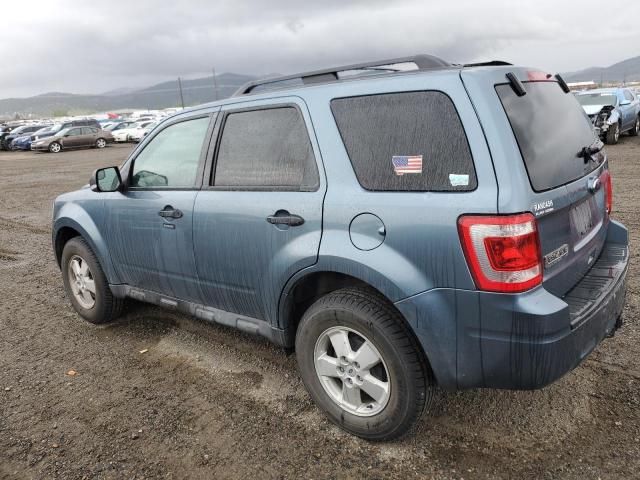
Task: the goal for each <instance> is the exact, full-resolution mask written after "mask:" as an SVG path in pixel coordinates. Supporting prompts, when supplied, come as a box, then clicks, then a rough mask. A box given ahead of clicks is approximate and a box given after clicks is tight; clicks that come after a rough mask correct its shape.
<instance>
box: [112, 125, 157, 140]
mask: <svg viewBox="0 0 640 480" xmlns="http://www.w3.org/2000/svg"><path fill="white" fill-rule="evenodd" d="M152 123H154V122H153V121H150V120H143V121H141V122H136V123H134V124H132V125H129V126H127V127H125V128H121V129H118V130H112V133H113V139H114V140H115V141H116V142H129V141H131V135H133V134H135V133H136V132H138V131H139V130H140V131H141V130H143V129H145V128H146V127H148V126H149V125H151V124H152Z"/></svg>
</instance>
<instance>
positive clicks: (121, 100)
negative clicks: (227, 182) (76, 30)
mask: <svg viewBox="0 0 640 480" xmlns="http://www.w3.org/2000/svg"><path fill="white" fill-rule="evenodd" d="M255 78H256V77H254V76H251V75H239V74H235V73H223V74H220V75H216V77H215V83H216V85H217V93H216V90H215V89H214V79H213V77H212V76H209V77H204V78H196V79H191V80H182V95H183V98H184V105H185V106H186V107H189V106H193V105H199V104H201V103H207V102H212V101H214V100H215V99H216V98H218V99H220V98H226V97H229V96H231V95H232V94H233V93H234V92H235V91H236V90H237V89H238V88H239V87H240V86H241V85H242V84H244V83H246V82H248V81H251V80H255ZM180 104H181V100H180V93H179V89H178V81H177V80H172V81H168V82H163V83H159V84H157V85H153V86H151V87H147V88H142V89H127V88H118V89H115V90H110V91H108V92H105V93H102V94H99V95H76V94H72V93H64V92H49V93H44V94H41V95H36V96H33V97H28V98H5V99H2V100H0V117H7V118H11V117H13V116H14V115H15V114H16V113H18V114H20V115H21V116H23V117H25V116H27V115H33V116H36V117H39V116H42V117H48V116H56V115H81V114H89V113H97V112H106V111H110V110H121V109H127V108H140V109H160V108H168V107H177V106H180Z"/></svg>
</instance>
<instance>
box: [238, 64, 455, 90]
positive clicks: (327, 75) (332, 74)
mask: <svg viewBox="0 0 640 480" xmlns="http://www.w3.org/2000/svg"><path fill="white" fill-rule="evenodd" d="M399 63H414V64H415V65H416V67H418V68H417V69H418V70H429V69H438V68H447V67H451V66H452V64H450V63H449V62H446V61H444V60H442V59H441V58H438V57H434V56H433V55H414V56H411V57H400V58H391V59H388V60H377V61H375V62H366V63H356V64H353V65H343V66H340V67H334V68H326V69H322V70H314V71H311V72H303V73H296V74H293V75H286V76H282V77H271V78H263V79H260V80H254V81H252V82H248V83H245V84H244V85H243V86H242V87H240V88H239V89H238V90H237V91H236V92H235V93H234V94H233V96H234V97H237V96H240V95H248V94H250V93H251V92H252V91H253V89H254V88H256V87H258V86H260V85H269V84H275V83H281V82H286V81H288V80H301V81H302V83H303V84H304V85H309V84H313V83H328V82H337V81H338V80H340V77H339V75H338V74H339V73H340V72H347V71H350V70H381V71H383V70H384V68H382V67H384V66H386V65H396V64H399Z"/></svg>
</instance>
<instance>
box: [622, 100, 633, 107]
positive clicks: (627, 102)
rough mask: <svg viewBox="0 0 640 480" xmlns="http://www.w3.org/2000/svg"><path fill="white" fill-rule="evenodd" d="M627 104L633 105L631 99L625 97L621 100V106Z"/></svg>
mask: <svg viewBox="0 0 640 480" xmlns="http://www.w3.org/2000/svg"><path fill="white" fill-rule="evenodd" d="M625 105H631V101H630V100H626V99H625V100H622V101H621V102H620V106H621V107H624V106H625Z"/></svg>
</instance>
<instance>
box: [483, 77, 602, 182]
mask: <svg viewBox="0 0 640 480" xmlns="http://www.w3.org/2000/svg"><path fill="white" fill-rule="evenodd" d="M524 86H525V90H526V91H527V93H526V95H524V96H522V97H518V96H517V95H516V94H515V92H514V91H513V89H512V88H511V86H510V85H508V84H503V85H496V87H495V88H496V92H497V93H498V96H499V97H500V101H501V102H502V106H503V107H504V110H505V112H506V113H507V117H508V118H509V122H510V123H511V128H512V129H513V133H514V134H515V137H516V141H517V142H518V147H520V153H521V154H522V158H523V160H524V163H525V166H526V168H527V172H528V174H529V181H530V182H531V186H532V187H533V189H534V190H535V191H537V192H540V191H543V190H549V189H552V188H556V187H559V186H561V185H565V184H567V183H569V182H571V181H573V180H576V179H578V178H580V177H583V176H585V175H587V174H588V173H590V172H591V171H593V170H594V169H595V168H596V167H597V166H598V160H601V158H602V157H601V156H599V155H595V156H594V159H593V160H592V161H589V162H587V163H585V161H584V159H583V158H582V156H579V155H578V154H579V153H580V152H581V151H582V149H583V148H584V147H587V146H589V145H591V144H592V143H593V142H594V141H595V140H596V138H595V135H594V132H593V128H592V126H591V123H590V122H589V120H588V117H587V116H586V115H585V113H584V111H583V109H582V107H581V106H580V104H579V103H578V102H577V101H576V99H575V97H574V96H573V95H571V94H568V93H564V92H563V91H562V89H561V88H560V86H559V85H558V84H557V83H556V82H524Z"/></svg>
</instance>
